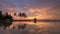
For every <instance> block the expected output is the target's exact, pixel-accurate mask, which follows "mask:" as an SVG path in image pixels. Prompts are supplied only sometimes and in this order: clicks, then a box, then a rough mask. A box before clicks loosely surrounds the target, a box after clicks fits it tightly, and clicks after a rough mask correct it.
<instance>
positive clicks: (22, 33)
mask: <svg viewBox="0 0 60 34" xmlns="http://www.w3.org/2000/svg"><path fill="white" fill-rule="evenodd" d="M22 24H27V26H26V27H25V29H24V30H23V29H20V30H18V28H17V26H18V25H22ZM59 24H60V23H59V22H37V23H33V22H13V24H12V25H11V26H10V27H9V28H7V29H6V30H4V29H3V28H2V27H1V28H0V34H59V32H60V25H59ZM13 26H15V27H16V28H15V29H14V30H13V29H12V27H13Z"/></svg>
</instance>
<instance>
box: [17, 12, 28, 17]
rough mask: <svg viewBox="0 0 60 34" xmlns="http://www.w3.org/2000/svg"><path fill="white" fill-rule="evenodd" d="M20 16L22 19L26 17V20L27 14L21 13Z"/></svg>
mask: <svg viewBox="0 0 60 34" xmlns="http://www.w3.org/2000/svg"><path fill="white" fill-rule="evenodd" d="M18 16H20V17H25V18H26V17H27V16H26V14H25V13H21V12H20V13H19V15H18Z"/></svg>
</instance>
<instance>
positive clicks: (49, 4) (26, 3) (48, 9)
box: [0, 0, 60, 19]
mask: <svg viewBox="0 0 60 34" xmlns="http://www.w3.org/2000/svg"><path fill="white" fill-rule="evenodd" d="M0 10H2V11H3V12H11V13H13V12H16V13H17V14H18V13H19V12H22V13H23V12H24V13H26V15H27V17H29V18H38V19H39V18H40V19H46V18H47V19H49V18H51V19H54V18H55V19H60V15H59V14H60V0H0Z"/></svg>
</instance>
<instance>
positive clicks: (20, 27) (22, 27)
mask: <svg viewBox="0 0 60 34" xmlns="http://www.w3.org/2000/svg"><path fill="white" fill-rule="evenodd" d="M26 25H27V24H22V25H18V26H17V27H18V29H19V30H20V29H23V30H24V29H25V27H26ZM13 29H15V26H13Z"/></svg>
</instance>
